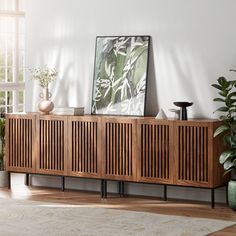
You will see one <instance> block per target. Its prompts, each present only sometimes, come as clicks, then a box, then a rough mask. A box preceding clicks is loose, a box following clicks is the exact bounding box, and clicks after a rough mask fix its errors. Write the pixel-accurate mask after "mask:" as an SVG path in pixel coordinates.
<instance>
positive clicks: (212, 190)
mask: <svg viewBox="0 0 236 236" xmlns="http://www.w3.org/2000/svg"><path fill="white" fill-rule="evenodd" d="M214 207H215V189H214V188H212V189H211V208H214Z"/></svg>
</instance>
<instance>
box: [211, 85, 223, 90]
mask: <svg viewBox="0 0 236 236" xmlns="http://www.w3.org/2000/svg"><path fill="white" fill-rule="evenodd" d="M211 86H212V87H214V88H216V89H219V90H221V89H222V87H221V86H220V85H219V84H212V85H211Z"/></svg>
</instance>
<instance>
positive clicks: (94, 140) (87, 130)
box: [68, 116, 101, 178]
mask: <svg viewBox="0 0 236 236" xmlns="http://www.w3.org/2000/svg"><path fill="white" fill-rule="evenodd" d="M68 133H69V136H68V139H69V143H70V145H69V160H70V161H69V167H68V168H69V169H68V172H69V175H71V176H81V177H92V178H98V177H99V176H101V168H100V165H101V163H100V162H99V160H100V150H99V145H100V143H99V142H100V140H101V137H100V136H99V135H100V119H98V118H97V117H94V118H92V117H87V118H86V116H85V117H77V118H75V117H74V118H70V119H69V123H68Z"/></svg>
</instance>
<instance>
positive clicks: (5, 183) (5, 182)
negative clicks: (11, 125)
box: [0, 116, 8, 187]
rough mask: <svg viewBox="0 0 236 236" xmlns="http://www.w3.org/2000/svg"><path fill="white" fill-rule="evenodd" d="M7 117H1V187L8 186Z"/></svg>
mask: <svg viewBox="0 0 236 236" xmlns="http://www.w3.org/2000/svg"><path fill="white" fill-rule="evenodd" d="M4 157H5V118H4V117H2V116H1V117H0V187H7V186H8V173H7V171H6V170H5V158H4Z"/></svg>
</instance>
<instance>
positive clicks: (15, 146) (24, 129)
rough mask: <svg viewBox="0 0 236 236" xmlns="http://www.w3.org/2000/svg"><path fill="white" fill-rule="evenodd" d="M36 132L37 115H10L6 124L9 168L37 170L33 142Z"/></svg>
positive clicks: (21, 170)
mask: <svg viewBox="0 0 236 236" xmlns="http://www.w3.org/2000/svg"><path fill="white" fill-rule="evenodd" d="M34 133H35V117H34V116H32V115H29V116H26V115H22V116H13V115H12V116H9V115H8V117H7V126H6V136H7V141H6V150H7V152H6V155H7V163H6V164H7V166H6V168H7V170H8V171H17V172H33V171H34V170H35V163H34V158H35V157H34V153H33V148H32V145H33V142H34V139H35V137H34Z"/></svg>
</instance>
